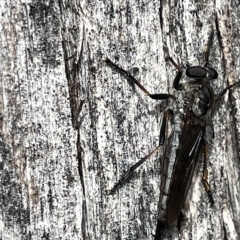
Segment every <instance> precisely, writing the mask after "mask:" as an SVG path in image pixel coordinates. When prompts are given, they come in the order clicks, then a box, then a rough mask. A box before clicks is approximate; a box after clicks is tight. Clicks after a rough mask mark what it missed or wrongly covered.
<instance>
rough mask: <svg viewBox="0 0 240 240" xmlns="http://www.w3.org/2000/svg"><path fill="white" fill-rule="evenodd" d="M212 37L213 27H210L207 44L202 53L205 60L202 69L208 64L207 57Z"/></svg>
mask: <svg viewBox="0 0 240 240" xmlns="http://www.w3.org/2000/svg"><path fill="white" fill-rule="evenodd" d="M213 37H214V31H213V27H212V28H211V32H210V35H209V38H208V42H207V48H206V50H205V51H204V58H205V64H204V67H207V66H208V63H209V55H210V49H211V47H212V42H213Z"/></svg>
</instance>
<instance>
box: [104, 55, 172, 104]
mask: <svg viewBox="0 0 240 240" xmlns="http://www.w3.org/2000/svg"><path fill="white" fill-rule="evenodd" d="M105 62H106V63H107V64H108V65H109V66H111V67H114V68H115V69H116V70H118V71H119V72H120V73H121V74H123V75H124V76H126V77H127V79H129V80H130V81H131V82H132V83H134V84H136V85H137V86H138V87H139V88H140V89H141V90H142V91H143V92H144V93H145V94H146V95H147V96H149V97H150V98H152V99H155V100H165V99H168V98H170V97H171V98H174V96H172V95H170V94H167V93H159V94H150V93H149V92H148V91H147V89H146V88H145V87H143V86H142V85H141V84H140V83H139V81H138V80H137V79H136V78H135V77H133V76H132V75H131V74H130V73H129V72H128V71H126V70H124V69H123V68H122V67H120V66H118V65H117V64H115V63H113V62H112V61H111V60H110V59H109V58H107V59H106V60H105Z"/></svg>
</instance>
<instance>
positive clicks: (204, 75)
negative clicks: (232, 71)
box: [185, 66, 218, 85]
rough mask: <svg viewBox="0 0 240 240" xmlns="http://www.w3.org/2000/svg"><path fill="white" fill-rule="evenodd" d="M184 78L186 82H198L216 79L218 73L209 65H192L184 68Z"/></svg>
mask: <svg viewBox="0 0 240 240" xmlns="http://www.w3.org/2000/svg"><path fill="white" fill-rule="evenodd" d="M185 74H186V80H187V82H188V84H199V85H201V84H202V83H203V82H206V81H209V80H214V79H217V77H218V73H217V71H216V70H215V69H213V68H211V67H201V66H193V67H189V68H187V70H186V73H185Z"/></svg>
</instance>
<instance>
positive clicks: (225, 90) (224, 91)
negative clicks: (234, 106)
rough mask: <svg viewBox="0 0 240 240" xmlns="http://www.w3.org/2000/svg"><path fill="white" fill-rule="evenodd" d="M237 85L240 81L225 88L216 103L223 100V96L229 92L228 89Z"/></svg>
mask: <svg viewBox="0 0 240 240" xmlns="http://www.w3.org/2000/svg"><path fill="white" fill-rule="evenodd" d="M237 85H240V81H239V82H235V83H234V84H232V85H229V86H228V87H226V88H224V89H223V90H222V91H221V92H220V93H219V94H218V96H217V98H216V104H217V103H218V102H219V101H220V100H221V98H222V97H223V96H224V94H225V93H226V92H227V90H229V89H231V88H233V87H235V86H237Z"/></svg>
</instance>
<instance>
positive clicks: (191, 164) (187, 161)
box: [166, 124, 205, 224]
mask: <svg viewBox="0 0 240 240" xmlns="http://www.w3.org/2000/svg"><path fill="white" fill-rule="evenodd" d="M204 131H205V127H204V126H201V125H194V124H185V126H184V128H183V132H182V135H181V137H180V148H179V150H178V154H177V158H176V161H175V165H174V170H173V175H172V180H171V184H170V189H169V192H168V194H169V195H168V199H167V209H166V221H167V223H168V224H171V223H172V222H173V221H174V220H176V218H177V217H178V216H179V214H180V211H181V209H182V207H183V204H184V202H185V199H186V196H187V193H188V189H189V186H190V184H191V181H192V176H193V172H194V168H195V166H196V162H197V160H198V155H199V152H200V150H201V147H202V143H203V136H204Z"/></svg>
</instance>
